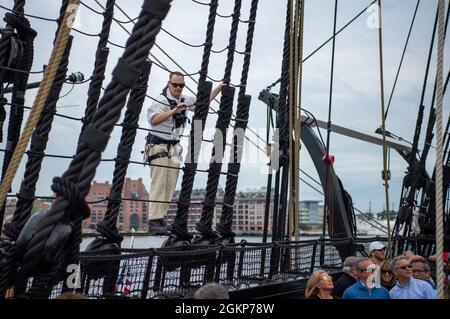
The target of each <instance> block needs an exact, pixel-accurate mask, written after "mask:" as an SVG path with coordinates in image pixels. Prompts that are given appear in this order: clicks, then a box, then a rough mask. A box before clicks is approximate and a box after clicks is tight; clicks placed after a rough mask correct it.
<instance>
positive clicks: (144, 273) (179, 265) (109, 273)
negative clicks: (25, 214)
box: [27, 237, 434, 299]
mask: <svg viewBox="0 0 450 319" xmlns="http://www.w3.org/2000/svg"><path fill="white" fill-rule="evenodd" d="M375 240H377V241H381V242H383V243H385V244H386V245H387V238H383V237H373V238H358V239H339V240H330V239H319V240H305V241H299V242H283V243H266V244H262V243H249V242H246V241H242V242H240V243H236V244H231V245H226V246H225V245H211V246H200V245H187V246H180V247H170V248H159V249H121V250H120V251H119V252H118V253H117V252H114V253H113V252H112V251H110V252H108V251H104V252H102V253H100V252H98V251H97V252H83V253H80V263H79V265H80V267H79V271H78V273H77V272H76V271H75V270H72V271H73V276H72V277H70V276H69V277H68V279H67V283H63V282H62V281H61V282H59V283H57V284H55V285H54V287H53V290H52V293H51V296H50V298H57V297H58V296H59V295H60V294H61V293H62V292H63V291H67V290H69V291H77V292H81V293H84V294H86V295H88V296H89V298H94V299H111V298H138V299H158V298H186V297H191V296H192V295H193V293H194V292H195V290H197V289H198V288H199V287H201V286H203V285H204V284H206V283H208V282H219V283H220V284H222V285H224V286H225V287H226V288H227V289H228V290H239V289H243V288H248V287H255V286H260V285H264V284H269V283H274V282H283V281H286V280H297V279H299V280H301V279H307V278H308V277H309V275H310V274H311V273H312V272H313V271H314V270H316V269H318V268H321V269H325V270H327V271H328V272H330V273H338V272H340V271H341V269H342V256H341V255H340V251H342V247H348V249H349V250H353V251H355V252H356V255H357V256H366V255H367V254H368V246H369V244H370V243H371V242H372V241H375ZM399 242H402V243H403V245H404V247H415V248H419V247H428V246H430V245H431V247H432V248H431V249H430V252H431V253H434V246H433V241H432V240H431V239H426V238H424V239H418V238H407V237H397V238H394V239H393V245H396V244H398V243H399ZM431 253H430V254H431ZM423 255H424V256H428V255H429V254H423ZM72 266H74V265H72ZM77 275H78V278H79V280H78V285H77V286H76V287H75V288H74V286H73V285H71V284H74V283H76V280H75V278H76V277H77ZM61 278H63V277H61ZM32 280H33V279H32V278H29V279H28V281H27V288H30V287H31V283H32Z"/></svg>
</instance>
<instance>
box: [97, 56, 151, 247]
mask: <svg viewBox="0 0 450 319" xmlns="http://www.w3.org/2000/svg"><path fill="white" fill-rule="evenodd" d="M150 69H151V64H150V63H149V62H145V64H144V67H143V68H142V70H143V73H142V75H141V77H140V78H139V80H138V81H137V83H136V86H135V87H134V88H133V89H132V90H131V93H130V98H129V99H128V103H127V110H126V112H125V118H124V121H123V122H124V123H123V129H122V135H121V138H120V143H119V146H118V148H117V157H116V159H117V161H116V164H115V167H114V174H113V181H112V185H111V191H110V193H109V197H108V206H107V208H106V213H105V217H104V219H103V222H102V223H100V224H98V225H97V232H98V233H99V234H100V235H101V237H99V236H97V238H96V239H95V240H94V243H93V244H92V245H91V249H92V250H94V249H95V248H97V247H100V246H101V245H102V244H104V243H111V242H112V243H116V244H117V245H120V242H121V241H122V239H123V237H122V236H120V235H119V233H118V230H117V227H116V224H117V217H118V216H119V213H120V204H121V202H122V200H121V197H122V190H123V185H124V182H125V177H126V174H127V169H128V163H129V162H128V161H129V159H130V155H131V151H132V147H133V144H134V141H135V138H136V132H137V129H136V127H137V125H138V123H139V115H140V113H141V110H142V106H143V104H144V101H145V93H146V91H147V83H148V78H149V75H150Z"/></svg>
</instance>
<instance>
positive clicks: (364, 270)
mask: <svg viewBox="0 0 450 319" xmlns="http://www.w3.org/2000/svg"><path fill="white" fill-rule="evenodd" d="M359 271H360V272H368V273H370V274H373V273H374V272H375V271H376V269H375V268H360V269H359Z"/></svg>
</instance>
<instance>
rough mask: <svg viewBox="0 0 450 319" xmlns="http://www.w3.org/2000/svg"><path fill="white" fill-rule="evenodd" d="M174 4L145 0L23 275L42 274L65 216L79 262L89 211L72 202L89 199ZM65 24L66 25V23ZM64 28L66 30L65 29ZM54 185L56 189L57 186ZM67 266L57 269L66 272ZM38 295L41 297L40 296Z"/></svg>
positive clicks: (25, 261)
mask: <svg viewBox="0 0 450 319" xmlns="http://www.w3.org/2000/svg"><path fill="white" fill-rule="evenodd" d="M170 2H171V0H153V1H152V0H146V1H144V5H143V9H142V11H141V13H140V15H139V20H138V22H137V23H136V25H135V26H134V28H133V32H132V35H131V36H130V38H129V39H128V41H127V43H126V49H125V52H124V53H123V55H122V58H121V59H119V63H118V65H117V67H116V68H115V70H114V72H113V79H112V81H111V83H110V84H109V85H108V87H107V88H106V90H105V93H104V95H103V97H102V99H101V100H100V102H99V106H98V110H97V112H96V113H95V115H94V118H93V122H92V123H91V124H90V125H89V126H87V127H86V129H85V130H84V131H83V132H82V135H83V136H82V137H80V139H79V144H78V148H77V153H76V155H75V158H74V159H73V160H72V162H71V164H70V166H69V168H68V170H67V171H66V172H65V173H64V175H63V177H62V178H60V183H59V186H58V187H59V190H58V191H57V192H56V193H57V194H58V196H57V198H56V200H55V201H54V203H53V205H52V207H51V209H50V210H49V211H48V212H47V213H46V214H45V219H44V220H43V221H42V223H40V224H39V225H38V227H37V229H36V233H35V235H34V237H33V238H32V239H31V240H30V242H29V243H28V246H27V248H26V251H25V253H24V256H23V271H24V272H25V273H29V274H33V273H36V272H39V268H38V265H39V263H40V262H41V258H40V257H41V254H42V252H43V249H44V247H45V243H46V241H47V240H48V238H49V236H50V235H51V233H52V232H53V230H54V229H55V227H56V226H57V225H58V224H59V223H61V222H62V221H63V220H64V219H65V218H67V219H69V220H70V221H71V222H72V223H73V228H72V229H73V230H72V235H71V238H70V244H71V248H70V250H69V251H68V252H67V255H68V256H67V259H66V262H67V260H68V261H74V260H75V259H76V258H77V254H78V252H79V243H80V242H81V221H82V219H83V218H86V217H87V216H89V212H87V213H88V214H87V216H86V214H85V213H86V212H85V211H84V210H79V209H77V208H76V207H75V206H73V205H72V204H73V203H74V201H75V200H78V198H74V197H73V194H74V193H78V194H80V195H81V196H82V197H81V198H84V197H85V196H86V195H87V193H88V192H89V189H90V185H91V182H92V180H93V178H94V176H95V170H96V168H97V166H98V164H99V163H100V160H101V153H102V152H103V150H104V149H105V148H106V146H107V143H108V140H109V137H110V134H111V132H112V129H113V127H114V124H115V123H116V122H117V121H118V119H119V118H120V114H121V109H122V107H123V105H124V104H125V101H126V97H127V95H128V93H129V91H130V89H131V88H132V87H134V85H135V83H136V81H137V79H138V77H139V75H140V72H141V68H142V65H143V64H144V63H145V61H146V58H147V56H148V54H149V51H150V49H151V47H152V46H153V45H154V43H155V38H156V35H157V34H158V32H159V31H160V28H161V22H162V20H163V19H164V18H165V16H166V14H167V13H168V11H169V9H170ZM63 25H64V24H63ZM63 27H64V26H63ZM54 186H57V185H55V184H54ZM64 266H65V264H64V263H60V264H59V265H58V267H61V268H63V267H64ZM35 295H37V293H36V294H35Z"/></svg>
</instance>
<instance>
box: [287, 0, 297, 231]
mask: <svg viewBox="0 0 450 319" xmlns="http://www.w3.org/2000/svg"><path fill="white" fill-rule="evenodd" d="M289 1H290V6H291V8H294V0H289ZM297 5H298V0H297V1H295V9H294V10H291V12H290V13H291V14H290V17H289V32H290V36H289V92H288V113H289V116H288V121H289V123H288V124H289V127H288V131H289V166H290V167H291V168H292V169H290V170H289V206H288V219H289V223H288V236H289V238H290V235H291V234H290V232H291V230H292V228H293V227H294V221H293V219H292V217H293V214H294V209H295V208H294V205H295V204H294V201H295V198H294V185H293V183H294V180H295V172H294V169H293V168H294V166H295V162H294V161H295V159H294V152H295V148H294V147H293V146H294V141H293V136H292V130H293V122H294V121H295V115H294V101H295V95H296V92H295V90H296V89H297V86H296V85H297V80H296V75H297V73H296V70H297V68H296V67H295V66H294V62H297V61H294V55H295V53H296V52H295V48H296V47H295V45H294V42H296V43H297V39H295V37H296V35H297V30H295V28H296V25H295V24H294V19H297ZM296 43H295V44H296Z"/></svg>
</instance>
